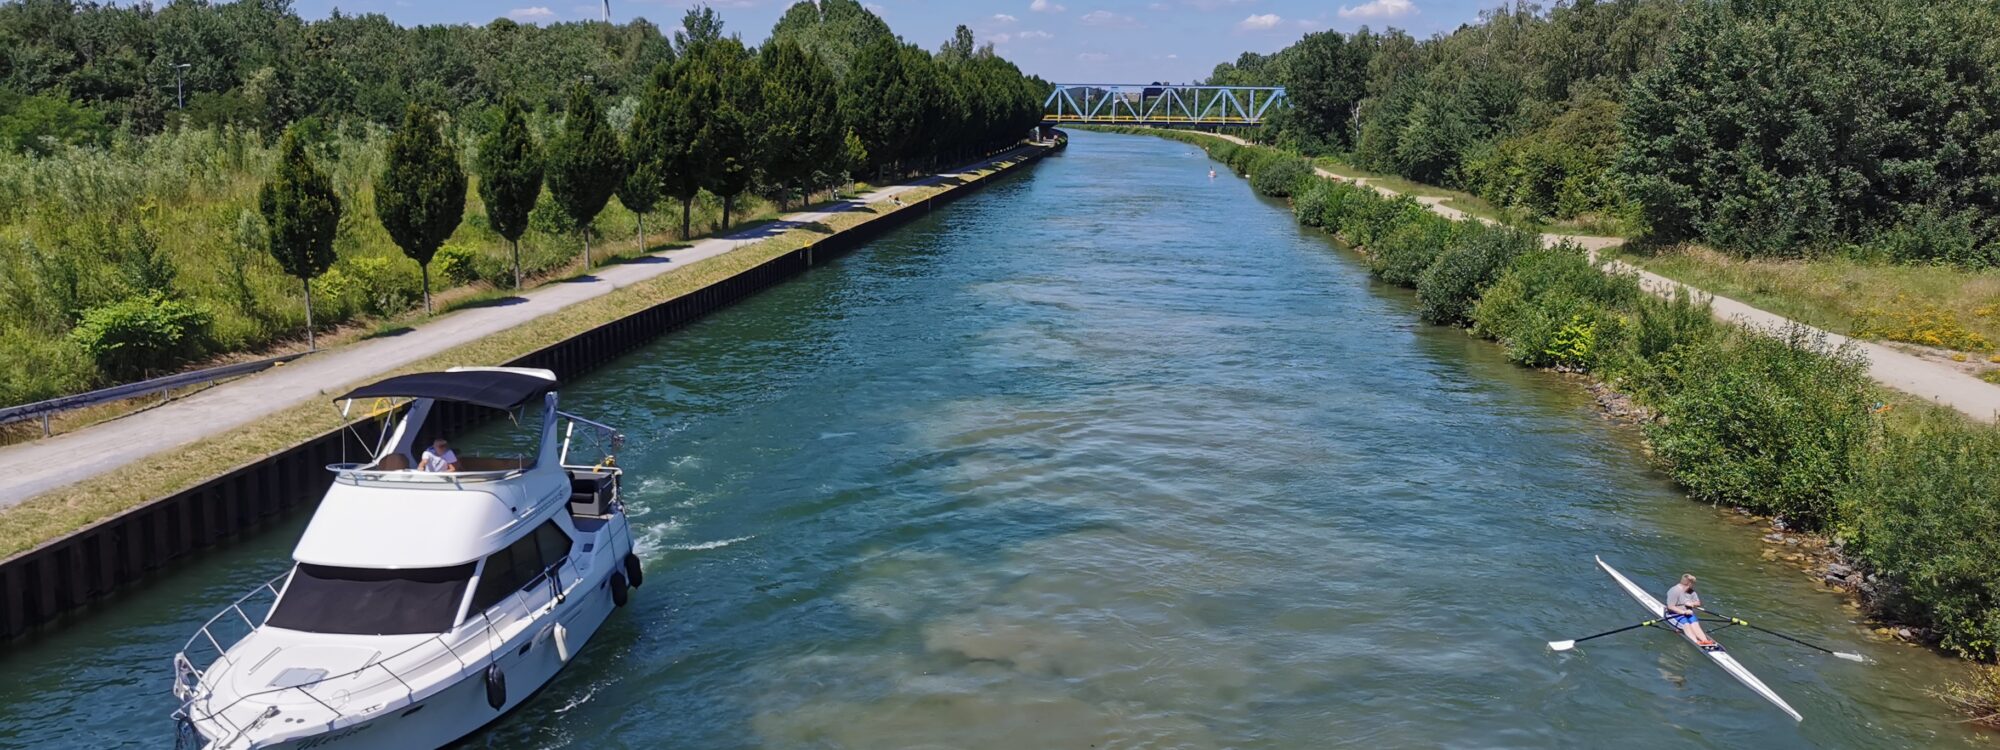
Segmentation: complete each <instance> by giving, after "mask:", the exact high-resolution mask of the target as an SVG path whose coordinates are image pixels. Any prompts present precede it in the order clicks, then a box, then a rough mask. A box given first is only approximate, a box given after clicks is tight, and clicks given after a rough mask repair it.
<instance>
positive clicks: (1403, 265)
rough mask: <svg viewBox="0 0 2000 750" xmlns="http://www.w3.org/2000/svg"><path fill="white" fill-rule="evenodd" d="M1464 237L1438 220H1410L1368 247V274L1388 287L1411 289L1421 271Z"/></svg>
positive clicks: (1454, 224) (1448, 222)
mask: <svg viewBox="0 0 2000 750" xmlns="http://www.w3.org/2000/svg"><path fill="white" fill-rule="evenodd" d="M1384 203H1387V201H1384ZM1465 234H1466V231H1465V227H1462V226H1460V225H1459V223H1458V222H1455V221H1451V220H1449V219H1446V218H1444V217H1442V216H1437V215H1435V214H1426V215H1424V216H1419V217H1414V218H1412V219H1411V220H1409V221H1404V222H1401V223H1399V224H1397V225H1396V227H1395V228H1394V229H1391V230H1389V232H1388V234H1387V235H1385V236H1383V237H1382V238H1381V239H1380V240H1378V241H1376V242H1375V244H1374V245H1372V246H1371V247H1369V250H1368V270H1369V271H1370V272H1372V273H1374V274H1375V276H1376V277H1377V278H1380V279H1381V280H1383V281H1386V282H1389V283H1391V284H1395V285H1397V286H1401V287H1415V286H1416V285H1417V280H1418V279H1419V278H1421V277H1422V276H1423V274H1424V270H1425V269H1428V268H1430V267H1431V264H1433V263H1436V262H1437V259H1438V256H1439V255H1442V254H1443V253H1444V250H1445V248H1446V247H1447V246H1450V245H1452V244H1455V243H1457V242H1460V241H1462V240H1463V239H1464V236H1465Z"/></svg>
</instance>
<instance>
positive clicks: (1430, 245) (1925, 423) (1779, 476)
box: [1149, 131, 2000, 661]
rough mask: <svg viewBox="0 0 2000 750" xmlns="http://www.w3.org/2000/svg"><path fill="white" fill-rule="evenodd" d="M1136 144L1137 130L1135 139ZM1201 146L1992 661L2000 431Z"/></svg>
mask: <svg viewBox="0 0 2000 750" xmlns="http://www.w3.org/2000/svg"><path fill="white" fill-rule="evenodd" d="M1149 132H1150V131H1149ZM1161 135H1166V136H1167V137H1171V138H1176V139H1179V140H1184V141H1186V142H1189V143H1193V144H1195V145H1198V146H1201V147H1202V148H1204V149H1205V150H1207V151H1208V153H1209V154H1210V155H1212V156H1214V157H1215V158H1216V159H1218V160H1220V161H1222V162H1224V163H1225V164H1228V165H1229V166H1230V167H1231V168H1232V169H1234V170H1236V171H1237V172H1238V173H1239V174H1246V175H1248V176H1249V177H1250V179H1251V183H1252V185H1253V186H1255V187H1256V188H1257V189H1258V190H1259V191H1260V192H1263V193H1265V194H1267V195H1276V196H1287V197H1290V199H1291V202H1292V208H1293V212H1294V214H1295V216H1296V217H1297V219H1298V221H1299V222H1300V223H1302V224H1305V225H1308V226H1313V227H1318V228H1321V229H1324V230H1325V231H1327V232H1329V233H1332V234H1335V235H1337V236H1339V237H1340V239H1342V240H1343V241H1344V242H1345V243H1347V244H1349V245H1350V246H1352V247H1354V248H1356V249H1357V250H1358V251H1359V252H1361V253H1362V254H1363V255H1364V256H1366V258H1367V261H1368V264H1369V268H1370V270H1371V272H1372V273H1374V274H1375V275H1376V276H1377V277H1379V278H1381V279H1383V280H1384V281H1387V282H1390V283H1394V284H1398V285H1401V286H1405V287H1409V288H1413V289H1415V290H1416V294H1417V299H1418V302H1419V308H1420V314H1421V315H1422V316H1423V317H1424V318H1425V319H1426V320H1427V321H1429V322H1432V323H1436V324H1440V325H1452V326H1459V327H1463V328H1465V329H1467V330H1468V331H1470V332H1471V333H1473V334H1475V335H1478V336H1481V337H1484V338H1487V339H1491V340H1493V341H1495V342H1496V343H1498V344H1499V345H1500V346H1502V347H1504V348H1505V349H1506V350H1507V354H1508V357H1509V358H1510V359H1512V360H1513V361H1515V362H1517V363H1520V364H1522V365H1524V366H1530V367H1541V368H1553V369H1560V370H1565V371H1571V372H1583V373H1589V374H1591V375H1593V376H1595V377H1597V378H1599V379H1601V380H1603V381H1604V382H1606V383H1607V384H1610V385H1611V386H1613V387H1614V388H1616V389H1618V390H1619V391H1621V392H1623V393H1625V394H1627V395H1629V396H1630V397H1631V398H1632V399H1633V400H1634V401H1635V402H1636V403H1637V404H1639V405H1640V406H1642V407H1644V410H1645V411H1646V413H1647V414H1648V417H1647V418H1646V419H1645V420H1644V422H1643V427H1644V429H1645V432H1646V436H1647V438H1648V440H1649V442H1650V443H1651V445H1652V447H1653V450H1654V454H1655V456H1656V458H1657V460H1658V461H1659V463H1660V465H1661V467H1662V468H1663V469H1664V470H1665V471H1666V472H1668V473H1669V474H1670V475H1671V476H1672V477H1673V478H1674V479H1675V480H1676V481H1677V482H1678V483H1679V484H1680V485H1681V486H1682V487H1684V488H1685V489H1686V491H1687V492H1688V494H1689V495H1690V496H1691V497H1693V498H1695V499H1697V500H1702V501H1705V502H1710V503H1715V504H1721V505H1729V506H1734V507H1739V508H1745V509H1748V510H1751V511H1754V512H1757V513H1760V514H1765V515H1769V516H1773V517H1775V518H1776V519H1778V520H1779V521H1781V522H1782V523H1784V524H1785V525H1786V526H1788V527H1790V528H1794V529H1800V530H1805V531H1811V532H1818V533H1821V534H1825V535H1828V536H1829V537H1831V538H1832V539H1833V540H1834V541H1835V542H1837V543H1838V544H1839V545H1840V548H1841V550H1842V551H1843V553H1844V554H1845V555H1846V556H1847V557H1848V558H1849V559H1851V560H1853V561H1854V562H1857V563H1859V564H1860V565H1862V566H1864V568H1865V570H1866V571H1867V572H1868V573H1869V574H1872V575H1871V576H1857V577H1855V578H1853V579H1850V580H1853V581H1857V582H1860V583H1861V585H1860V587H1859V588H1860V589H1861V591H1860V593H1862V594H1863V595H1864V599H1865V601H1866V602H1867V603H1868V605H1869V606H1870V607H1871V608H1872V609H1873V611H1874V613H1875V614H1876V615H1877V616H1878V617H1881V618H1884V619H1886V620H1889V621H1893V622H1897V623H1902V624H1908V625H1913V626H1916V627H1918V628H1921V632H1922V633H1923V634H1924V635H1925V636H1926V637H1927V638H1928V639H1929V640H1930V641H1931V642H1933V643H1935V644H1936V645H1937V646H1939V647H1940V648H1942V649H1943V650H1946V651H1948V652H1951V653H1954V654H1957V655H1960V656H1963V657H1967V658H1971V659H1978V660H1982V661H1992V660H1993V659H1994V657H1995V656H1996V655H2000V560H1996V559H1995V558H1994V557H1993V555H1992V554H1991V551H1992V550H1994V549H1996V548H2000V474H1996V473H1995V472H1994V471H1993V469H1992V467H1994V466H1996V465H2000V430H1996V429H1994V428H1991V427H1986V426H1983V425H1976V424H1973V423H1971V422H1969V421H1967V420H1965V419H1963V418H1961V417H1959V416H1958V415H1956V414H1954V413H1950V412H1945V411H1943V410H1937V409H1903V410H1895V409H1886V408H1883V406H1882V405H1883V404H1885V403H1897V402H1898V398H1897V397H1895V396H1893V395H1890V394H1887V393H1885V392H1883V391H1882V390H1881V389H1880V388H1878V387H1877V386H1876V385H1875V384H1874V383H1873V381H1871V380H1870V379H1869V377H1868V375H1867V372H1866V366H1865V363H1864V362H1863V361H1862V360H1861V358H1860V357H1858V356H1857V355H1856V354H1855V353H1854V352H1852V351H1849V350H1845V349H1840V348H1835V347H1832V346H1829V345H1828V344H1827V342H1825V341H1824V340H1821V339H1820V338H1817V337H1815V336H1813V335H1810V334H1808V333H1807V332H1806V331H1805V330H1804V329H1795V330H1793V331H1790V332H1787V333H1786V334H1785V335H1781V336H1776V337H1773V336H1767V335H1763V334H1760V333H1756V332H1751V331H1746V330H1743V329H1740V328H1737V327H1735V326H1729V325H1725V324H1721V323H1717V322H1716V321H1715V320H1714V319H1713V318H1712V317H1711V315H1710V314H1709V311H1708V310H1707V309H1705V307H1704V306H1702V305H1700V304H1697V303H1696V302H1693V301H1691V300H1689V299H1686V298H1676V299H1662V298H1658V297H1655V296H1653V295H1649V294H1645V293H1642V292H1641V290H1640V289H1639V287H1638V284H1637V282H1636V280H1635V279H1634V278H1633V277H1631V276H1627V275H1614V274H1607V273H1604V272H1603V270H1602V269H1600V268H1599V267H1597V266H1595V265H1593V263H1592V261H1591V260H1590V259H1589V258H1588V256H1587V255H1586V254H1585V253H1584V252H1583V251H1582V250H1581V249H1579V248H1576V247H1574V246H1570V245H1567V244H1563V245H1556V246H1544V245H1543V244H1542V242H1541V241H1540V238H1539V237H1538V236H1536V235H1534V234H1532V233H1529V232H1526V231H1523V230H1520V229H1517V228H1512V227H1506V226H1489V225H1484V224H1480V223H1478V222H1473V221H1456V222H1455V221H1450V220H1446V219H1444V218H1442V217H1439V216H1437V215H1436V214H1433V213H1431V212H1429V211H1427V210H1424V208H1423V207H1422V206H1420V205H1419V204H1417V203H1416V202H1415V201H1413V200H1411V199H1409V198H1407V197H1399V198H1394V199H1391V198H1386V197H1384V196H1382V195H1380V194H1379V193H1376V192H1375V191H1372V190H1369V189H1366V188H1363V187H1357V186H1354V185H1350V184H1346V183H1341V182H1337V181H1333V180H1326V179H1323V178H1318V177H1313V176H1305V177H1300V178H1297V179H1296V181H1292V182H1289V184H1281V183H1285V182H1286V180H1288V179H1290V178H1288V177H1285V176H1286V175H1291V174H1296V173H1297V169H1296V167H1295V166H1293V162H1297V161H1299V159H1298V157H1296V156H1292V155H1289V154H1284V153H1280V152H1277V151H1274V150H1271V149H1266V148H1261V147H1244V146H1239V145H1236V144H1231V143H1227V142H1224V141H1220V140H1217V139H1213V138H1206V137H1202V136H1199V135H1191V134H1183V133H1161Z"/></svg>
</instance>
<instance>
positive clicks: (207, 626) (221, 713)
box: [174, 555, 583, 748]
mask: <svg viewBox="0 0 2000 750" xmlns="http://www.w3.org/2000/svg"><path fill="white" fill-rule="evenodd" d="M565 574H566V575H565ZM290 575H291V571H286V572H285V573H283V574H280V575H279V576H278V577H276V578H273V579H271V580H269V581H266V582H264V584H263V585H261V586H258V587H257V588H256V589H253V590H251V591H250V593H248V594H244V595H243V596H242V597H239V598H238V599H237V600H236V601H234V602H231V603H230V604H229V606H227V607H224V608H223V610H222V611H220V612H217V613H216V614H215V616H213V617H210V618H209V619H208V622H206V623H204V624H203V625H202V627H201V630H200V631H198V632H196V633H195V634H194V636H192V637H190V638H189V639H188V641H187V643H186V644H185V645H184V646H182V648H181V651H180V653H177V654H174V697H175V698H177V699H179V701H180V708H179V709H177V710H176V711H175V712H174V719H175V720H176V721H177V722H180V723H182V724H188V725H195V726H201V725H207V726H206V727H205V728H207V729H210V730H220V734H221V735H222V736H217V733H216V732H214V731H211V732H210V733H209V735H210V739H212V740H214V741H215V744H214V745H212V746H213V747H216V748H227V747H231V746H232V744H233V743H234V742H235V740H236V739H238V738H241V737H242V736H243V735H244V734H245V733H247V732H249V731H251V730H254V729H256V728H257V727H258V726H259V725H261V724H263V723H264V722H265V721H266V720H268V719H270V718H272V717H274V716H276V715H277V714H278V711H279V709H278V705H277V702H276V700H277V699H278V698H280V697H282V696H284V695H287V694H292V693H296V694H297V695H300V696H303V697H304V698H305V699H306V701H307V703H306V705H314V704H316V705H318V706H319V707H320V708H322V709H324V710H325V711H326V712H327V713H328V714H330V717H329V718H328V719H327V720H326V722H325V723H324V724H323V727H324V728H325V729H327V730H332V729H335V728H337V727H338V726H340V725H341V724H342V720H343V719H359V718H362V715H361V714H358V713H353V712H349V711H343V710H342V709H343V708H345V707H346V705H347V704H348V703H349V702H352V699H353V698H355V697H357V696H360V695H363V694H366V693H370V692H373V691H375V690H377V689H379V688H382V687H384V686H387V685H390V684H392V683H393V684H395V685H397V686H398V687H400V688H401V693H402V695H401V700H400V701H396V702H394V703H391V702H387V701H369V702H367V704H366V705H364V706H363V707H362V708H363V709H364V710H365V711H366V713H367V714H370V715H372V714H375V713H379V712H381V711H383V710H386V709H390V708H400V707H402V706H407V705H410V704H412V703H415V702H416V701H418V700H420V699H422V698H425V697H429V695H430V693H432V692H435V691H436V690H438V689H442V688H443V687H445V686H448V685H451V684H455V683H456V682H457V681H458V680H457V679H452V680H445V681H429V682H425V681H422V680H418V679H417V678H418V676H420V675H423V674H428V673H430V672H433V671H435V670H437V669H439V668H442V667H447V666H450V667H453V668H454V672H456V673H458V674H459V675H461V678H462V675H463V674H464V673H467V672H468V671H470V670H471V669H473V668H483V667H484V666H485V665H486V664H487V663H489V662H490V661H492V656H493V655H494V654H498V653H500V652H502V651H504V650H505V647H506V644H507V641H508V640H510V639H512V638H513V637H515V636H517V635H520V632H521V630H522V624H523V623H529V624H532V623H533V622H535V620H536V619H537V618H538V617H539V616H541V615H543V614H545V613H546V612H547V611H549V610H553V609H554V608H555V607H556V606H557V605H558V604H560V603H562V602H563V600H564V599H565V598H567V597H568V596H569V595H570V594H572V593H574V592H575V590H576V587H577V586H578V585H579V584H581V582H582V581H583V571H582V570H581V569H579V568H578V567H577V565H576V556H575V555H570V556H567V557H564V558H563V559H562V560H561V561H559V562H557V563H555V564H553V565H550V566H548V567H546V568H543V569H542V572H541V573H540V574H539V575H537V576H536V577H535V578H534V579H532V580H530V581H529V582H527V583H526V584H524V585H522V586H521V588H520V589H518V590H516V591H515V592H514V593H513V594H511V595H509V596H508V597H507V598H506V599H503V600H501V601H502V605H496V606H494V607H489V608H488V609H487V610H486V611H484V612H480V613H477V614H475V615H473V616H470V617H467V618H466V619H465V621H464V622H462V623H460V624H459V625H458V626H457V627H455V628H453V629H452V630H450V631H448V632H445V633H439V634H437V635H433V636H430V637H428V638H425V639H424V640H422V641H419V642H417V643H415V644H412V645H411V646H410V647H408V648H405V649H403V650H402V651H398V652H396V653H395V654H392V655H389V656H386V657H382V658H378V659H374V660H372V661H370V662H369V663H368V664H365V665H362V666H361V667H359V668H356V669H353V670H349V671H347V672H343V673H340V674H335V675H327V676H324V677H320V678H318V679H315V680H312V681H310V682H304V683H300V684H297V685H287V686H284V687H274V688H268V689H265V690H258V691H254V692H249V693H243V694H240V695H237V696H236V697H235V698H234V699H232V700H230V701H229V702H228V703H227V704H224V705H222V706H219V707H218V706H214V705H211V704H209V703H206V702H205V701H208V700H209V699H212V698H213V696H214V692H215V686H214V685H212V684H210V683H209V681H208V679H209V676H210V675H211V674H213V673H214V670H215V665H216V664H217V663H218V662H219V663H222V664H224V665H225V666H231V667H233V666H235V661H234V660H232V659H231V657H230V653H229V652H230V650H231V649H232V648H234V647H235V646H236V644H237V643H240V642H241V641H242V640H243V639H244V638H247V637H249V635H250V634H251V633H252V632H254V631H255V630H256V629H257V628H258V627H259V626H260V625H261V624H262V623H263V621H264V619H265V618H266V617H268V616H269V615H270V611H271V608H272V607H273V606H275V605H276V604H277V599H278V596H279V594H280V593H281V592H282V591H283V590H284V581H285V579H286V578H287V577H289V576H290ZM565 578H567V581H565V580H564V579H565ZM246 604H248V605H249V607H248V608H247V609H246V606H245V605H246ZM253 613H255V616H254V617H253V616H252V615H253ZM238 623H241V624H242V627H241V629H240V632H239V630H238V627H237V626H238ZM538 637H539V636H538ZM454 641H455V642H456V644H457V645H455V646H454V645H453V642H454ZM482 645H483V646H484V648H481V646H482ZM426 649H435V650H440V651H442V653H436V652H435V651H433V652H431V653H430V655H429V656H425V655H424V653H423V652H425V650H426ZM419 657H421V658H419ZM403 662H409V663H408V664H407V665H403ZM375 673H379V676H377V677H376V678H375V679H374V680H373V681H372V682H369V683H367V684H364V685H356V684H352V681H354V680H359V679H363V678H364V677H365V676H366V675H369V674H375ZM412 680H416V681H417V682H419V683H422V684H421V685H413V684H412ZM334 683H340V685H339V686H338V689H337V690H335V691H333V693H332V694H331V695H327V696H322V695H318V694H315V692H316V691H315V689H316V688H321V687H324V686H329V685H333V684H334ZM252 700H256V701H257V702H259V703H263V704H265V706H266V707H265V709H264V710H261V711H258V712H257V713H256V714H255V717H254V718H251V719H249V720H247V721H245V720H244V717H241V716H238V715H236V714H235V713H234V711H235V709H236V708H238V707H239V706H242V705H244V704H245V703H248V702H250V701H252ZM329 701H332V702H329ZM348 723H352V722H348Z"/></svg>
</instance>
